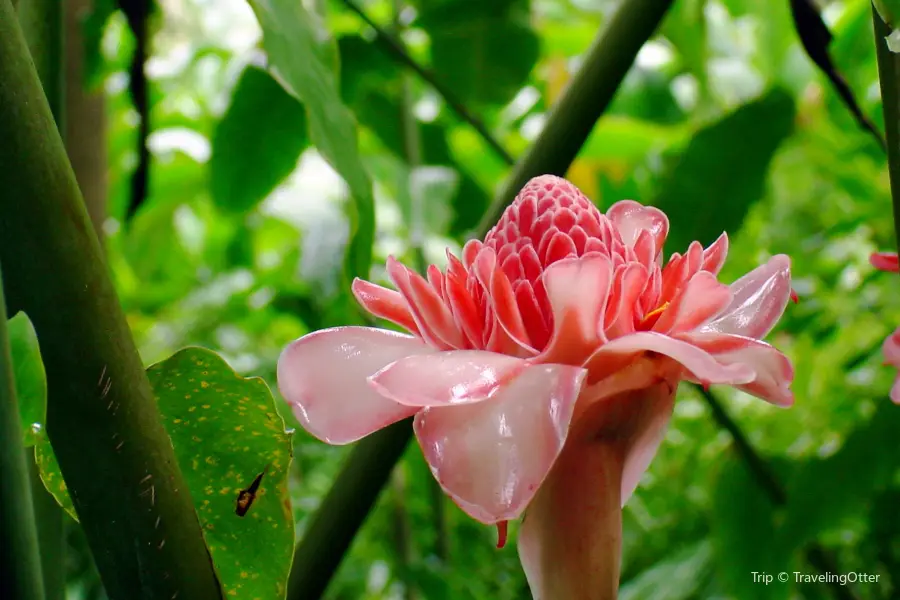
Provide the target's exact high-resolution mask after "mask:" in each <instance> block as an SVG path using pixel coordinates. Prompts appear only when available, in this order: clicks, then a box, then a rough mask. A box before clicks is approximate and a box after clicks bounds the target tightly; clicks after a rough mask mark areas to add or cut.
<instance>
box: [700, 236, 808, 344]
mask: <svg viewBox="0 0 900 600" xmlns="http://www.w3.org/2000/svg"><path fill="white" fill-rule="evenodd" d="M731 294H732V299H731V303H730V304H729V305H728V306H727V307H726V308H725V309H724V310H723V311H722V314H721V315H719V316H718V317H716V318H715V319H714V320H712V321H711V322H710V323H708V324H707V325H705V326H703V327H702V328H701V329H703V330H710V331H718V332H721V333H734V334H737V335H743V336H747V337H753V338H758V339H759V338H763V337H765V336H766V334H768V333H769V332H770V331H771V330H772V328H773V327H774V326H775V323H776V322H777V321H778V319H779V318H780V317H781V315H782V314H783V313H784V308H785V306H787V303H788V300H789V299H790V296H791V261H790V259H789V258H788V257H787V256H785V255H783V254H779V255H777V256H773V257H772V258H771V259H769V262H767V263H766V264H764V265H762V266H760V267H757V268H756V269H754V270H752V271H750V272H749V273H747V274H746V275H744V276H743V277H741V278H740V279H738V280H737V281H735V282H734V283H732V284H731Z"/></svg>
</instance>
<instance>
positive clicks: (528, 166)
mask: <svg viewBox="0 0 900 600" xmlns="http://www.w3.org/2000/svg"><path fill="white" fill-rule="evenodd" d="M671 4H672V0H633V1H632V2H627V3H623V5H622V8H620V9H619V11H618V13H617V14H616V15H615V16H614V17H613V18H612V19H611V20H610V23H609V25H608V26H607V27H606V29H605V30H604V32H603V33H602V34H601V35H600V37H599V38H598V40H597V41H596V42H595V43H594V45H593V46H592V49H591V51H590V52H589V53H588V55H587V57H586V60H585V62H584V66H583V67H582V68H581V70H580V71H579V73H578V75H577V76H576V77H575V79H574V80H573V81H572V83H571V85H570V86H569V89H568V90H567V91H566V93H565V95H564V96H563V97H562V98H561V99H560V102H559V106H557V107H556V108H555V109H554V111H553V114H552V115H551V117H550V119H549V120H548V122H547V125H546V126H545V128H544V131H543V132H542V133H541V135H540V137H539V138H538V140H537V141H536V142H535V144H534V146H533V147H532V148H531V149H530V151H529V152H528V154H527V155H526V156H525V157H524V158H523V159H522V161H521V162H520V163H519V164H518V165H517V166H516V168H515V169H514V172H513V175H512V176H511V177H510V179H509V183H508V184H507V186H506V188H505V190H504V192H503V193H501V194H500V195H499V196H498V197H497V200H496V201H495V204H494V205H493V206H492V207H491V209H490V211H489V215H488V217H487V218H486V219H485V220H484V221H483V222H482V224H481V227H480V228H479V230H478V232H477V233H476V237H478V238H482V237H484V235H485V234H486V233H487V231H488V229H490V227H492V226H493V224H494V222H495V221H496V219H497V217H498V216H499V215H500V214H501V213H502V212H503V210H504V208H505V207H506V205H507V204H508V203H509V202H511V201H512V200H513V198H514V197H515V193H516V192H517V191H518V190H519V188H520V187H521V186H522V184H524V183H525V182H526V181H527V180H528V179H530V178H532V177H536V176H538V175H541V174H544V173H565V171H566V170H568V168H569V165H570V164H571V162H572V161H573V160H574V159H575V156H576V155H577V154H578V151H579V150H580V149H581V146H582V144H584V142H585V140H587V137H588V135H589V134H590V131H591V129H592V128H593V126H594V122H595V121H596V120H597V119H598V118H599V117H600V115H601V114H602V113H603V111H604V110H605V109H606V107H607V106H609V102H610V100H611V99H612V97H613V94H614V92H615V90H616V88H617V87H618V85H619V84H620V83H621V81H622V79H623V78H624V77H625V73H626V72H627V71H628V68H629V67H630V66H631V63H632V62H634V58H635V56H636V55H637V52H638V50H640V48H641V46H643V44H644V42H646V41H647V39H648V38H649V37H650V36H651V35H652V34H653V32H654V31H655V29H656V27H657V25H659V23H660V21H661V20H662V18H663V16H664V15H665V13H666V10H667V9H668V8H669V6H670V5H671ZM411 424H412V420H411V419H407V420H405V421H401V422H399V423H396V424H394V425H392V426H391V427H388V428H386V429H383V430H381V431H379V432H377V433H374V434H372V435H370V436H369V437H368V438H366V439H365V440H363V441H361V442H360V443H359V444H357V446H356V447H355V448H354V449H353V452H352V453H351V454H350V456H349V457H348V458H347V462H346V463H345V465H344V467H343V469H342V470H341V472H340V474H339V475H338V477H337V479H336V480H335V482H334V484H332V486H331V490H330V491H329V492H328V495H327V496H326V497H325V499H324V500H323V501H322V506H321V508H319V510H318V512H317V513H316V514H315V516H314V517H313V519H312V522H311V523H310V526H309V529H308V531H307V532H306V535H304V537H303V539H302V540H301V541H300V544H299V545H298V547H297V551H296V553H295V555H294V565H293V568H292V569H291V578H290V583H289V589H288V598H291V599H295V598H296V599H299V598H304V599H305V598H318V597H319V596H321V594H322V593H323V592H324V590H325V588H326V587H327V585H328V582H329V581H330V579H331V577H332V575H333V574H334V572H335V571H336V570H337V568H338V565H339V564H340V561H341V559H342V558H343V555H344V552H345V551H346V549H347V548H348V547H349V546H350V543H351V542H352V541H353V537H354V536H355V535H356V531H357V529H358V528H359V527H360V526H361V525H362V523H363V521H364V520H365V518H366V515H367V514H368V511H369V509H371V507H372V506H373V504H374V503H375V500H376V498H377V497H378V494H379V493H380V492H381V489H382V487H384V484H385V483H386V482H387V480H388V477H389V476H390V473H391V469H392V468H393V466H394V463H396V461H397V460H398V459H399V458H400V456H401V455H402V454H403V449H404V448H405V447H406V444H407V443H408V442H409V439H410V437H411V436H412V427H411Z"/></svg>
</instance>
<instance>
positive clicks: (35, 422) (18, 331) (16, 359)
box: [7, 312, 47, 447]
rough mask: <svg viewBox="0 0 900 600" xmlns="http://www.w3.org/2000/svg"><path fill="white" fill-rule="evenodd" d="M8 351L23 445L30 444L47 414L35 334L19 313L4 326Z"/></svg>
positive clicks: (45, 395) (41, 367) (23, 316)
mask: <svg viewBox="0 0 900 600" xmlns="http://www.w3.org/2000/svg"><path fill="white" fill-rule="evenodd" d="M7 331H8V333H9V347H10V351H11V353H12V362H13V378H14V379H15V382H16V397H17V398H18V400H19V418H20V419H21V421H22V437H23V439H24V441H25V446H26V447H27V446H33V445H34V444H35V443H36V442H37V440H38V436H39V435H40V431H41V427H42V426H43V424H44V422H45V419H46V417H47V377H46V375H45V374H44V362H43V361H42V360H41V349H40V347H39V346H38V339H37V333H35V331H34V326H33V325H32V324H31V320H30V319H29V318H28V316H27V315H26V314H25V313H23V312H20V313H18V314H17V315H16V316H14V317H13V318H11V319H10V320H9V322H8V325H7Z"/></svg>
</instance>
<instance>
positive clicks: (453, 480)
mask: <svg viewBox="0 0 900 600" xmlns="http://www.w3.org/2000/svg"><path fill="white" fill-rule="evenodd" d="M583 379H584V370H583V369H579V368H577V367H568V366H564V365H536V366H533V367H530V368H528V369H526V370H525V371H524V372H523V373H522V374H521V375H519V377H517V378H516V379H514V380H513V381H511V382H510V383H509V384H507V385H505V386H504V387H503V388H502V389H501V390H500V391H499V392H498V393H497V394H496V395H495V396H494V397H492V398H491V399H490V400H488V401H485V402H479V403H475V404H467V405H462V406H451V407H439V408H428V409H425V410H423V411H421V412H420V413H418V414H417V415H416V419H415V425H414V428H415V432H416V437H417V438H418V440H419V445H420V446H421V447H422V452H423V453H424V455H425V458H426V460H427V461H428V464H429V465H430V466H431V470H432V472H433V473H434V476H435V477H436V478H437V480H438V482H439V483H440V484H441V487H442V488H443V489H444V491H445V492H446V493H447V494H448V495H449V496H450V497H451V498H453V500H454V501H455V502H456V503H457V504H458V505H459V506H460V508H462V509H463V510H464V511H466V512H467V513H468V514H469V515H470V516H472V517H473V518H475V519H477V520H478V521H481V522H482V523H487V524H493V523H497V522H500V521H505V520H509V519H515V518H517V517H518V516H519V515H520V514H521V512H522V511H523V510H524V509H525V507H526V506H527V505H528V502H529V501H530V500H531V498H532V497H533V496H534V494H535V492H536V491H537V489H538V487H539V486H540V485H541V483H542V482H543V481H544V478H545V477H546V475H547V472H548V471H549V470H550V467H551V466H552V464H553V462H554V460H556V457H557V455H558V454H559V452H560V450H561V449H562V447H563V444H564V442H565V440H566V435H567V432H568V429H569V422H570V420H571V418H572V413H573V411H574V408H575V401H576V399H577V398H578V394H579V392H580V390H581V384H582V381H583Z"/></svg>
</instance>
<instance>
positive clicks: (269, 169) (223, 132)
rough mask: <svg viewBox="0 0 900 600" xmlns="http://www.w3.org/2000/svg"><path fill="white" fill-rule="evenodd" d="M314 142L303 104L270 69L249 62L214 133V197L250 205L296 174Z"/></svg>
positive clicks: (239, 206) (233, 206) (239, 208)
mask: <svg viewBox="0 0 900 600" xmlns="http://www.w3.org/2000/svg"><path fill="white" fill-rule="evenodd" d="M308 145H309V140H308V138H307V133H306V112H305V111H304V109H303V106H302V105H301V104H300V103H299V102H297V100H296V99H295V98H293V97H292V96H291V95H290V94H288V93H287V92H285V91H284V88H282V87H281V86H280V85H278V83H277V82H276V81H275V80H274V79H272V77H271V75H269V74H268V73H267V72H266V71H264V70H263V69H260V68H258V67H254V66H249V67H247V68H246V69H245V70H244V72H243V73H242V74H241V76H240V78H239V79H238V82H237V85H236V86H235V88H234V92H233V93H232V96H231V105H230V106H229V107H228V110H227V111H226V112H225V115H224V116H223V117H222V120H221V121H220V122H219V124H218V126H217V127H216V130H215V133H214V134H213V137H212V156H211V157H210V161H209V176H210V191H211V192H212V198H213V202H214V203H215V204H216V205H217V206H219V207H221V208H224V209H227V210H230V211H236V212H245V211H247V210H250V209H251V208H253V207H254V206H256V205H257V204H258V203H259V202H260V201H262V200H263V199H264V198H265V197H266V196H267V195H268V194H269V193H270V192H271V191H272V190H273V189H275V186H277V185H278V184H279V183H281V181H282V180H283V179H284V178H285V177H287V176H288V175H290V173H291V172H292V171H293V170H294V168H295V167H296V165H297V160H298V158H299V157H300V154H301V152H303V150H304V149H305V148H306V147H307V146H308Z"/></svg>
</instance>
